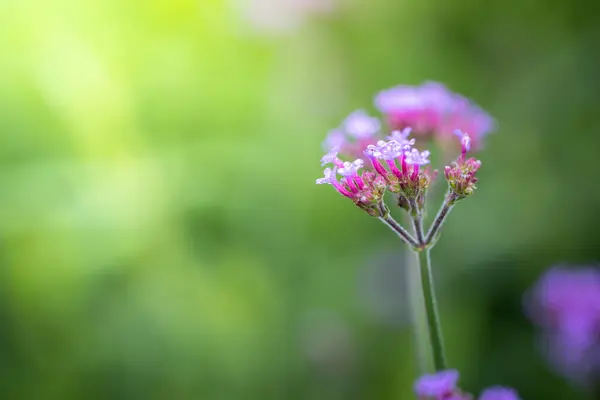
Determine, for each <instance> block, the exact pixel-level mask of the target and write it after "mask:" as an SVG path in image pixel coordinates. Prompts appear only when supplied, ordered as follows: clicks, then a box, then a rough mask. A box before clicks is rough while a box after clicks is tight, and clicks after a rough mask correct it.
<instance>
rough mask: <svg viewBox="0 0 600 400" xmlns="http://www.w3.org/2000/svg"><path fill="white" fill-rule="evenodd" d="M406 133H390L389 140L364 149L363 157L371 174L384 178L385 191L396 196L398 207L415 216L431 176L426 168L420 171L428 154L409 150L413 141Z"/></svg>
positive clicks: (426, 160) (409, 130) (422, 202)
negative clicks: (374, 172) (370, 167)
mask: <svg viewBox="0 0 600 400" xmlns="http://www.w3.org/2000/svg"><path fill="white" fill-rule="evenodd" d="M410 132H411V128H405V129H404V130H402V131H394V132H392V135H391V136H390V140H389V141H385V140H380V141H379V142H377V144H375V145H369V146H367V148H366V150H365V151H364V154H365V155H366V156H367V157H368V158H369V160H370V161H371V164H372V165H373V168H374V169H375V171H377V173H378V174H379V175H380V176H382V177H383V178H384V179H385V181H386V182H387V184H388V189H389V190H390V191H391V192H393V193H397V194H398V204H399V205H400V206H401V207H403V208H406V209H407V210H408V209H410V210H412V211H413V212H415V213H416V212H419V211H420V210H421V209H422V208H423V204H424V201H425V192H426V190H427V187H428V186H429V183H430V182H431V179H432V173H431V171H430V169H429V168H427V169H422V168H421V167H422V166H424V165H427V164H429V154H430V153H429V151H419V150H417V149H415V148H414V147H412V146H413V145H414V143H415V140H414V139H409V138H408V136H409V135H410ZM382 162H384V163H385V164H386V165H387V167H388V169H389V171H388V169H386V168H385V167H384V166H383V164H382Z"/></svg>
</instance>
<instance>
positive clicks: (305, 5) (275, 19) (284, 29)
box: [233, 0, 336, 35]
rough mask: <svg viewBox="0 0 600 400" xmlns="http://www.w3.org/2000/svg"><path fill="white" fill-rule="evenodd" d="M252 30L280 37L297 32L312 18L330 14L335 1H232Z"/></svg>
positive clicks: (334, 6) (333, 8)
mask: <svg viewBox="0 0 600 400" xmlns="http://www.w3.org/2000/svg"><path fill="white" fill-rule="evenodd" d="M233 1H234V6H235V7H236V8H237V9H239V10H240V12H241V13H242V15H243V17H244V19H245V20H246V21H248V22H249V23H250V25H251V26H252V27H253V28H254V30H256V31H258V32H261V33H265V34H269V35H281V34H285V33H289V32H292V31H294V30H297V29H298V28H300V27H301V26H302V25H304V24H305V23H306V21H307V20H308V19H309V18H311V17H312V16H318V15H326V14H330V13H332V12H333V11H334V10H335V8H336V4H335V0H233Z"/></svg>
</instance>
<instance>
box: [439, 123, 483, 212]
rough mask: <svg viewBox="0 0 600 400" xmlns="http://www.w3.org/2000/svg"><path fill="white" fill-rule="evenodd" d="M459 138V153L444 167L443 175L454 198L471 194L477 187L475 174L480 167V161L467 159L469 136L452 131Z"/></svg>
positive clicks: (469, 146) (458, 198)
mask: <svg viewBox="0 0 600 400" xmlns="http://www.w3.org/2000/svg"><path fill="white" fill-rule="evenodd" d="M454 133H455V134H456V136H458V137H459V138H460V142H461V147H462V151H461V155H460V157H458V159H457V160H456V161H455V162H453V163H452V164H450V165H449V166H446V167H445V168H444V175H445V176H446V180H447V181H448V186H449V187H450V192H451V195H453V196H454V197H455V199H456V200H460V199H463V198H465V197H468V196H470V195H471V194H473V192H474V191H475V189H477V187H476V186H475V184H476V183H477V178H476V177H475V174H476V173H477V170H479V168H480V167H481V161H479V160H476V159H475V158H469V159H467V152H468V151H469V150H470V149H471V138H470V136H469V135H467V134H466V133H463V132H462V131H460V130H456V131H455V132H454Z"/></svg>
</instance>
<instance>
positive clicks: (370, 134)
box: [323, 110, 381, 158]
mask: <svg viewBox="0 0 600 400" xmlns="http://www.w3.org/2000/svg"><path fill="white" fill-rule="evenodd" d="M380 130H381V122H380V121H379V119H378V118H377V117H371V116H370V115H369V114H367V112H366V111H364V110H356V111H354V112H352V113H351V114H350V115H349V116H348V117H346V119H345V120H344V121H343V122H342V127H341V128H335V129H333V130H331V131H330V132H329V134H328V135H327V137H326V138H325V141H324V142H323V148H324V149H325V150H326V151H330V150H331V149H333V148H338V149H339V152H340V153H341V154H342V155H345V156H347V157H348V158H362V157H364V155H363V150H364V149H365V148H366V147H367V146H368V145H370V144H373V143H375V142H376V141H377V135H378V134H379V132H380Z"/></svg>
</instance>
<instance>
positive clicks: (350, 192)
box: [316, 149, 387, 217]
mask: <svg viewBox="0 0 600 400" xmlns="http://www.w3.org/2000/svg"><path fill="white" fill-rule="evenodd" d="M327 164H333V168H325V170H324V171H323V174H324V176H323V178H319V179H317V181H316V183H317V184H319V185H322V184H330V185H332V186H333V187H334V188H335V189H336V190H337V191H338V192H339V193H340V194H342V195H343V196H345V197H347V198H349V199H351V200H352V201H353V202H354V204H355V205H356V206H357V207H359V208H361V209H362V210H364V211H366V212H367V213H368V214H369V215H371V216H374V217H381V216H383V215H385V213H386V212H387V210H386V209H385V206H384V205H383V195H384V193H385V189H386V182H385V179H384V178H383V177H381V176H379V175H377V174H375V173H373V172H369V171H365V172H363V173H362V174H360V173H359V170H360V169H362V167H363V164H364V161H363V160H361V159H356V160H354V161H353V162H349V161H345V162H344V161H342V160H340V159H339V158H338V157H337V150H336V149H333V150H332V151H330V152H329V153H327V154H325V156H323V158H322V159H321V165H322V166H324V165H327ZM338 174H339V175H340V176H342V178H341V179H340V180H339V181H338V180H337V175H338Z"/></svg>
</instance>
